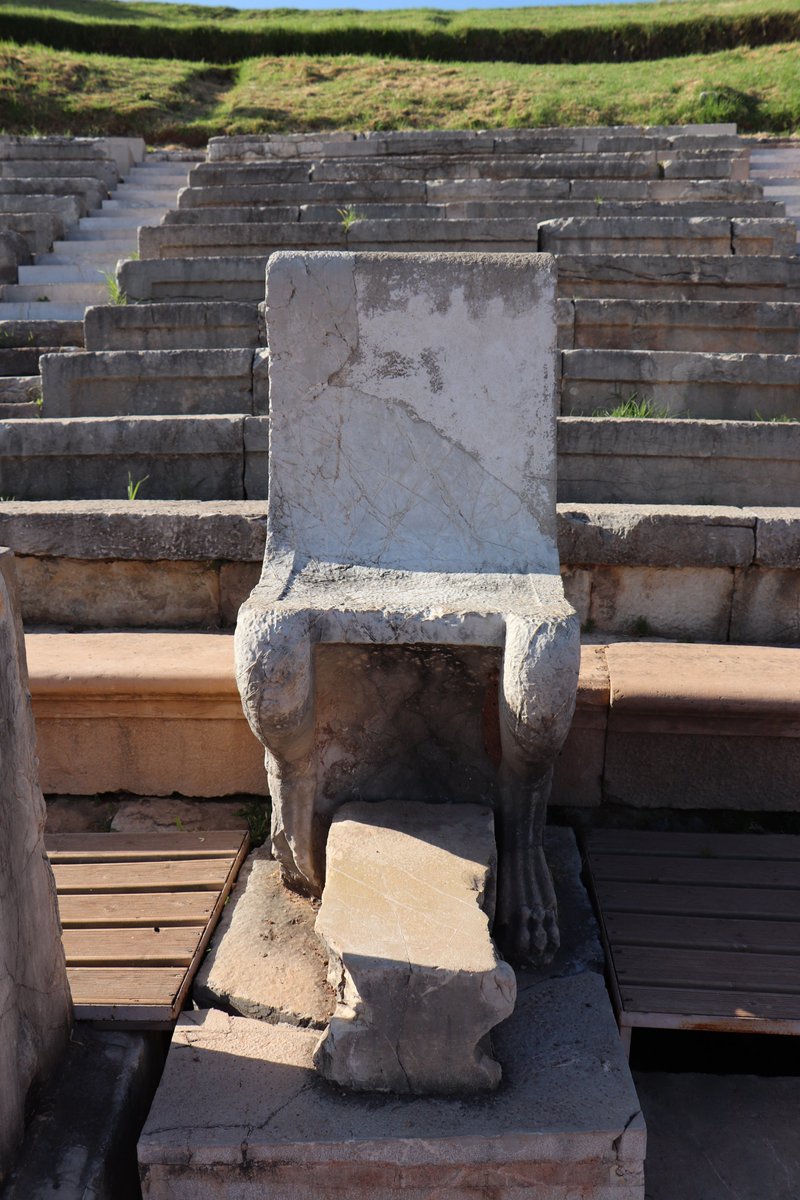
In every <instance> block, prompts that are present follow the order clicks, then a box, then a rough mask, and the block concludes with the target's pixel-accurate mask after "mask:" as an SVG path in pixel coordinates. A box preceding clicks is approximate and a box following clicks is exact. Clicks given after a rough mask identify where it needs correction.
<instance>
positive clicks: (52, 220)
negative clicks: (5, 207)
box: [0, 211, 64, 254]
mask: <svg viewBox="0 0 800 1200" xmlns="http://www.w3.org/2000/svg"><path fill="white" fill-rule="evenodd" d="M0 229H2V230H4V231H6V232H8V233H16V234H18V235H19V236H20V237H21V238H23V239H24V241H25V243H26V244H27V246H28V250H29V252H30V253H31V254H46V253H47V251H48V250H50V249H51V247H52V245H53V242H54V241H55V240H56V238H59V237H62V236H63V234H64V222H63V219H62V218H61V216H60V215H59V214H58V213H52V212H24V211H23V212H10V213H9V212H6V213H1V214H0Z"/></svg>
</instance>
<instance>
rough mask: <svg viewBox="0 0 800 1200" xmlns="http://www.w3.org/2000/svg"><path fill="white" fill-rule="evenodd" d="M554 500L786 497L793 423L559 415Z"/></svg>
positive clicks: (758, 500)
mask: <svg viewBox="0 0 800 1200" xmlns="http://www.w3.org/2000/svg"><path fill="white" fill-rule="evenodd" d="M558 449H559V455H558V498H559V500H560V501H562V502H565V503H568V502H576V501H579V502H581V503H583V502H586V503H595V504H596V503H612V504H639V503H645V504H654V503H657V504H690V505H697V504H715V505H727V504H736V505H752V504H755V505H758V504H774V505H784V504H792V503H794V502H795V501H796V500H797V471H798V466H797V464H798V461H800V427H799V426H798V425H795V424H780V423H778V424H770V423H769V422H767V421H762V422H755V423H753V424H742V423H739V422H735V421H694V420H687V419H685V418H684V419H678V420H664V421H659V420H656V421H654V420H652V419H649V420H641V421H636V420H626V419H621V420H614V419H612V418H608V417H561V418H560V419H559V425H558Z"/></svg>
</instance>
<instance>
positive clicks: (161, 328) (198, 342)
mask: <svg viewBox="0 0 800 1200" xmlns="http://www.w3.org/2000/svg"><path fill="white" fill-rule="evenodd" d="M85 331H86V349H87V350H204V349H228V348H236V347H240V348H241V347H250V348H252V349H255V348H256V347H257V346H259V345H260V344H261V335H260V330H259V313H258V305H256V304H239V303H236V302H235V301H227V302H226V301H216V302H214V301H209V302H207V303H205V304H201V303H197V304H191V303H189V304H181V303H179V302H173V303H171V304H127V305H123V304H110V305H103V306H99V307H96V308H89V309H87V310H86V317H85Z"/></svg>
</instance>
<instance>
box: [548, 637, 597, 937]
mask: <svg viewBox="0 0 800 1200" xmlns="http://www.w3.org/2000/svg"><path fill="white" fill-rule="evenodd" d="M610 696H611V685H610V681H609V677H608V666H607V664H606V653H605V646H589V645H583V646H582V648H581V683H580V689H579V692H578V703H577V705H576V706H575V716H574V717H573V718H572V724H571V725H570V729H569V733H568V734H567V738H566V741H565V742H564V746H563V748H562V750H561V753H560V754H559V756H558V759H557V760H556V765H555V771H554V773H553V791H552V796H551V801H552V803H553V804H560V805H564V806H565V807H567V808H587V807H595V806H597V805H598V804H601V803H602V800H603V772H604V769H605V756H606V729H607V727H608V705H609V700H610ZM552 832H553V831H552V830H550V831H549V833H552ZM548 858H549V860H550V862H551V864H552V855H551V854H550V853H549V846H548ZM554 882H555V884H556V889H557V891H558V879H557V878H554ZM558 895H559V907H560V909H561V892H560V891H559V892H558ZM556 961H557V960H556Z"/></svg>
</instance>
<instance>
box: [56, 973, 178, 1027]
mask: <svg viewBox="0 0 800 1200" xmlns="http://www.w3.org/2000/svg"><path fill="white" fill-rule="evenodd" d="M184 975H185V969H184V968H181V967H69V968H68V969H67V978H68V980H69V986H70V989H71V991H72V1001H73V1004H74V1006H75V1015H76V1017H78V1019H80V1020H94V1021H96V1020H114V1019H120V1020H130V1017H131V1015H132V1011H138V1012H142V1011H143V1012H144V1013H146V1018H145V1019H146V1020H147V1021H169V1020H171V1019H172V1018H173V1016H174V1015H176V1014H174V1003H173V1001H174V997H175V994H176V992H177V990H178V988H179V987H180V985H181V982H182V980H183V977H184Z"/></svg>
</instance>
